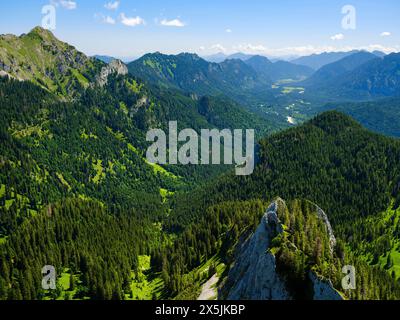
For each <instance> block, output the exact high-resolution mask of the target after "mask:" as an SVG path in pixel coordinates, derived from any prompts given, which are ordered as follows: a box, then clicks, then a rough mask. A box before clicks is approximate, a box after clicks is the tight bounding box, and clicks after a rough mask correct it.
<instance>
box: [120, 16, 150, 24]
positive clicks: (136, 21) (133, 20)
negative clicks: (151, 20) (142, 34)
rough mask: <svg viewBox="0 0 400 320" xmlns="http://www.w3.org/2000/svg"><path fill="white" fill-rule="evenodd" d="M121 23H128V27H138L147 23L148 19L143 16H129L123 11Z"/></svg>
mask: <svg viewBox="0 0 400 320" xmlns="http://www.w3.org/2000/svg"><path fill="white" fill-rule="evenodd" d="M120 19H121V23H122V24H123V25H126V26H128V27H136V26H139V25H144V24H146V21H144V20H143V19H142V18H141V17H139V16H137V17H132V18H131V17H127V16H126V15H125V13H121V15H120Z"/></svg>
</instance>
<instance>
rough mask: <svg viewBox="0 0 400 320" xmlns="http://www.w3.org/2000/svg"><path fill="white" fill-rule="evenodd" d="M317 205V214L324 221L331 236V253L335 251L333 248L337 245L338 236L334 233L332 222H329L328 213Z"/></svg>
mask: <svg viewBox="0 0 400 320" xmlns="http://www.w3.org/2000/svg"><path fill="white" fill-rule="evenodd" d="M316 207H317V214H318V217H319V218H320V219H321V220H322V221H323V222H324V224H325V226H326V229H327V232H328V236H329V245H330V249H331V253H333V249H334V248H335V245H336V238H335V235H334V234H333V229H332V226H331V223H330V222H329V219H328V216H327V215H326V213H325V212H324V211H323V210H322V209H321V208H320V207H318V206H316Z"/></svg>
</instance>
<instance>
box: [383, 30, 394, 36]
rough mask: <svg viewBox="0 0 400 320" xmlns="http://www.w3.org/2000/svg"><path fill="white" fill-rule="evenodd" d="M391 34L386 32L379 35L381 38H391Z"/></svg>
mask: <svg viewBox="0 0 400 320" xmlns="http://www.w3.org/2000/svg"><path fill="white" fill-rule="evenodd" d="M391 35H392V34H391V33H390V32H388V31H385V32H382V33H381V37H389V36H391Z"/></svg>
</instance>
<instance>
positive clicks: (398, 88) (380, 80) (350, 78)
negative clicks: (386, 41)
mask: <svg viewBox="0 0 400 320" xmlns="http://www.w3.org/2000/svg"><path fill="white" fill-rule="evenodd" d="M399 70H400V53H392V54H390V55H386V56H384V57H383V58H379V57H376V56H375V55H373V54H370V53H366V52H359V53H355V54H353V55H351V56H348V57H346V58H343V59H342V60H339V61H337V62H335V63H333V64H330V65H326V66H325V67H323V68H321V69H320V70H319V71H317V72H316V73H315V74H314V75H313V76H312V77H310V78H309V79H307V80H305V81H304V82H303V83H302V85H304V86H306V87H307V88H309V89H310V90H311V91H314V93H315V94H318V95H320V96H326V97H329V98H331V99H338V100H343V99H349V100H367V99H375V98H381V97H390V96H396V97H397V96H400V72H399Z"/></svg>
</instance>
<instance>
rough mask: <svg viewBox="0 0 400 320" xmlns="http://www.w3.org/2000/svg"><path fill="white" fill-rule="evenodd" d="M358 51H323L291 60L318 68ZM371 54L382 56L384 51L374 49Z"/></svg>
mask: <svg viewBox="0 0 400 320" xmlns="http://www.w3.org/2000/svg"><path fill="white" fill-rule="evenodd" d="M357 52H359V51H357V50H353V51H347V52H323V53H320V54H312V55H309V56H304V57H300V58H297V59H294V60H291V62H292V63H295V64H300V65H303V66H308V67H310V68H312V69H314V70H318V69H320V68H322V67H323V66H325V65H327V64H331V63H334V62H336V61H339V60H341V59H343V58H346V57H348V56H350V55H352V54H354V53H357ZM372 54H374V55H376V56H377V57H381V58H382V57H384V56H385V53H383V52H380V51H374V52H372Z"/></svg>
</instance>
